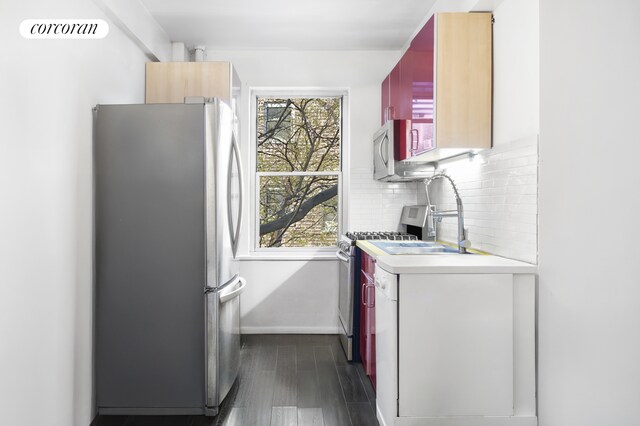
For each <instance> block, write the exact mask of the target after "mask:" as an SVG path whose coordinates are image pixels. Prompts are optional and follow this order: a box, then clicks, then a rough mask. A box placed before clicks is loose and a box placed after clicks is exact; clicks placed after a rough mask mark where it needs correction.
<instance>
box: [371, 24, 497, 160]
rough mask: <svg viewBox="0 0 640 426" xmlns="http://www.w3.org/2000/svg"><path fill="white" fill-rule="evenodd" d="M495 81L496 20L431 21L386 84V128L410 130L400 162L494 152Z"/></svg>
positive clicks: (384, 110)
mask: <svg viewBox="0 0 640 426" xmlns="http://www.w3.org/2000/svg"><path fill="white" fill-rule="evenodd" d="M436 21H437V23H436ZM491 75H492V74H491V14H490V13H442V14H437V15H434V16H432V17H431V19H429V21H428V22H427V23H426V24H425V25H424V27H423V28H422V29H421V30H420V32H419V33H418V34H417V35H416V37H415V38H414V39H413V40H412V41H411V44H410V46H409V48H408V49H407V51H406V52H405V54H404V55H403V56H402V58H401V59H400V61H399V62H398V63H397V64H396V66H395V67H394V68H393V70H392V71H391V72H390V73H389V75H388V76H387V78H386V79H385V80H384V82H383V84H382V97H381V100H382V105H381V110H382V114H381V120H382V124H384V123H385V121H386V120H387V119H396V120H409V122H408V125H410V126H411V134H410V137H408V138H406V139H402V140H400V145H401V146H398V147H395V151H396V152H398V153H399V154H400V156H399V157H396V160H407V159H411V158H413V157H416V156H419V155H420V154H425V153H427V152H429V151H434V153H432V154H433V155H432V154H429V155H432V156H433V158H429V159H427V158H426V157H425V156H424V155H423V156H422V157H423V158H424V159H425V160H426V161H434V160H438V159H441V158H446V157H447V156H451V155H456V154H459V153H461V152H467V151H469V150H474V149H475V150H480V149H486V148H491V78H492V77H491ZM436 86H437V90H436ZM436 91H437V97H436ZM435 148H438V150H435ZM435 151H439V153H436V152H435Z"/></svg>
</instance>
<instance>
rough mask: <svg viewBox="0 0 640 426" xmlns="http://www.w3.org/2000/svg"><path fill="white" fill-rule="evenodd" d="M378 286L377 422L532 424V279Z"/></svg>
mask: <svg viewBox="0 0 640 426" xmlns="http://www.w3.org/2000/svg"><path fill="white" fill-rule="evenodd" d="M375 281H376V307H375V309H376V313H375V314H376V356H377V366H376V370H377V380H378V386H377V397H376V404H377V414H378V419H379V422H380V424H381V425H386V426H391V425H398V426H401V425H407V426H408V425H415V426H417V425H439V426H472V425H477V426H480V425H492V426H500V425H527V426H528V425H536V424H537V419H536V411H535V276H534V275H533V274H512V273H465V274H461V273H458V274H457V273H430V274H427V273H425V274H400V275H396V274H391V273H389V272H387V271H385V270H384V269H382V268H381V267H377V268H376V274H375ZM394 286H395V288H393V287H394ZM394 295H395V300H394ZM385 296H386V297H385Z"/></svg>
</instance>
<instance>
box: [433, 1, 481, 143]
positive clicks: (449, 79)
mask: <svg viewBox="0 0 640 426" xmlns="http://www.w3.org/2000/svg"><path fill="white" fill-rule="evenodd" d="M436 17H437V25H436V31H437V35H436V40H437V50H436V90H437V95H436V144H437V146H438V148H478V149H485V148H491V93H492V88H491V83H492V71H491V70H492V65H491V57H492V56H491V51H492V24H491V13H439V14H437V15H436Z"/></svg>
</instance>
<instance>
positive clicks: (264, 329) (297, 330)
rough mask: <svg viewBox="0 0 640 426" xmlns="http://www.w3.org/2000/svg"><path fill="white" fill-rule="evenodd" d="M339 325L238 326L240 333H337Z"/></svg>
mask: <svg viewBox="0 0 640 426" xmlns="http://www.w3.org/2000/svg"><path fill="white" fill-rule="evenodd" d="M339 332H340V328H339V327H280V326H267V327H251V326H249V327H240V333H241V334H338V333H339Z"/></svg>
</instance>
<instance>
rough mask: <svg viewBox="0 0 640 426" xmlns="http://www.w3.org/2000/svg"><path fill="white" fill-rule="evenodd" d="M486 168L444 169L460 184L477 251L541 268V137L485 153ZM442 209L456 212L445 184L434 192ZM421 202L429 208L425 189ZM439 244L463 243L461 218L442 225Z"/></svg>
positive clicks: (465, 164) (420, 190) (462, 163)
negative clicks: (459, 235)
mask: <svg viewBox="0 0 640 426" xmlns="http://www.w3.org/2000/svg"><path fill="white" fill-rule="evenodd" d="M480 157H481V158H484V159H485V160H486V163H485V164H478V163H477V162H473V163H471V162H469V161H466V160H459V161H456V162H450V163H445V164H443V165H442V166H441V169H443V170H444V171H445V172H446V173H447V174H448V175H450V176H451V178H452V179H453V180H454V181H455V182H456V185H457V187H458V190H459V192H460V196H461V198H462V202H463V205H464V209H465V226H466V227H468V228H469V240H471V243H472V246H473V248H476V249H479V250H483V251H486V252H489V253H493V254H497V255H500V256H505V257H509V258H512V259H519V260H523V261H525V262H531V263H537V252H538V248H537V232H538V229H537V224H538V137H537V135H535V136H531V137H528V138H523V139H520V140H517V141H513V142H511V143H506V144H501V145H499V146H496V147H494V148H493V149H491V150H487V151H483V152H482V153H481V154H480ZM429 194H430V198H431V202H432V203H433V204H435V205H436V206H437V207H438V209H451V210H454V209H455V208H456V205H455V198H454V195H453V191H452V189H451V187H450V186H449V185H448V183H445V182H444V181H442V180H438V181H435V182H433V183H432V184H431V185H430V186H429ZM417 202H418V203H419V204H425V203H426V196H425V191H424V184H422V183H419V184H417ZM438 232H439V238H441V239H443V240H445V241H451V242H454V241H456V239H457V224H456V220H455V218H445V219H444V220H443V221H442V222H440V224H439V225H438Z"/></svg>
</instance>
